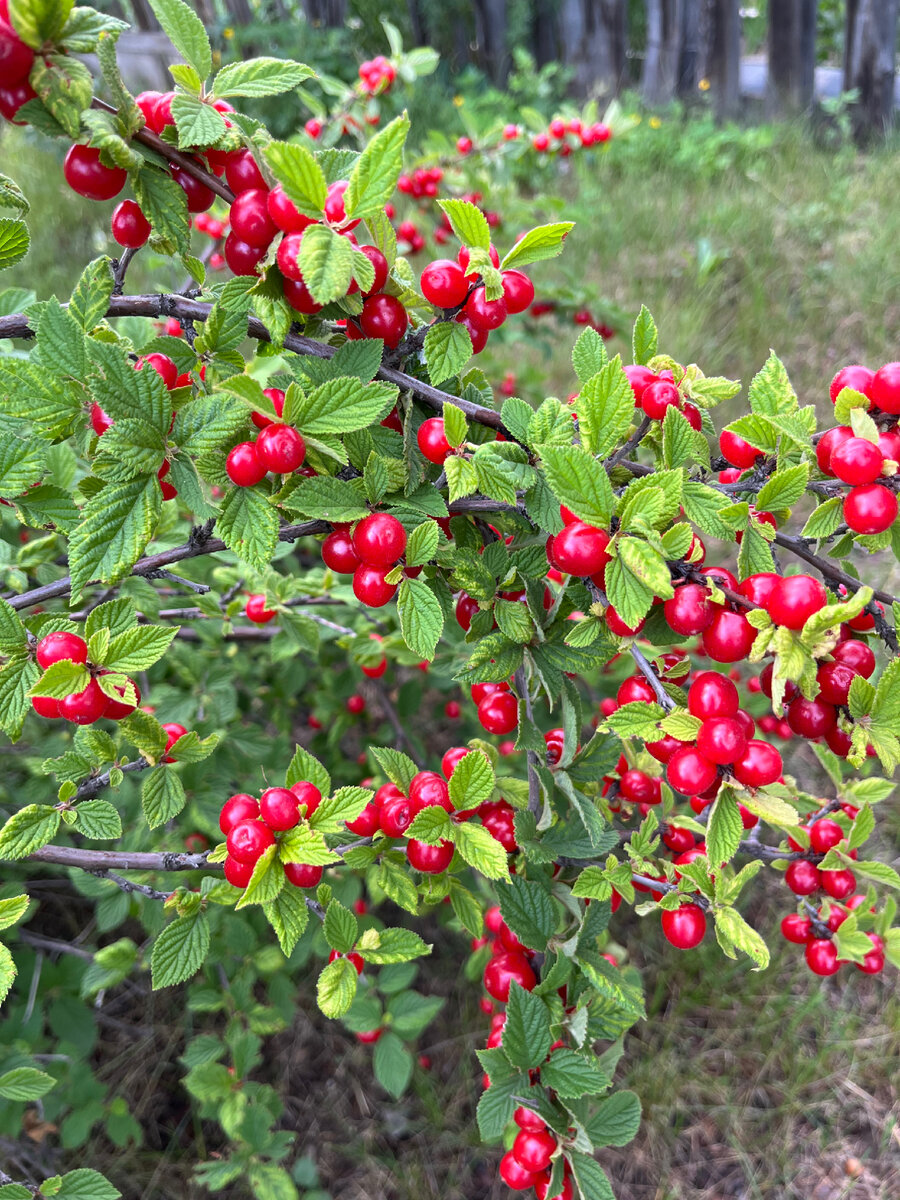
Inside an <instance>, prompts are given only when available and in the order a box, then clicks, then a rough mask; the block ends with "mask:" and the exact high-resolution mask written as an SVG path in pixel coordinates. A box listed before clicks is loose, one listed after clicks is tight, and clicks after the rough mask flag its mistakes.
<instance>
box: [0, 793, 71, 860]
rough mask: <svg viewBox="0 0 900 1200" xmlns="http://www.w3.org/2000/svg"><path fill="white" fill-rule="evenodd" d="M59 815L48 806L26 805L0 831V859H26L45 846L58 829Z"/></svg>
mask: <svg viewBox="0 0 900 1200" xmlns="http://www.w3.org/2000/svg"><path fill="white" fill-rule="evenodd" d="M59 822H60V815H59V812H58V811H57V810H56V809H55V808H51V807H50V806H49V805H48V804H28V805H26V807H25V808H20V809H19V811H18V812H15V813H13V815H12V816H11V817H10V818H9V820H8V821H7V822H6V824H5V825H4V826H3V828H2V829H0V859H17V858H27V857H28V855H29V854H33V853H34V851H35V850H39V849H40V848H41V846H46V845H47V843H48V842H49V841H50V840H51V839H52V837H53V835H54V834H55V833H56V831H57V829H59Z"/></svg>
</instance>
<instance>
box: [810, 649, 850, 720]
mask: <svg viewBox="0 0 900 1200" xmlns="http://www.w3.org/2000/svg"><path fill="white" fill-rule="evenodd" d="M855 675H856V672H855V671H854V670H852V668H850V667H848V666H845V665H844V664H843V663H839V662H831V663H822V665H821V667H819V669H818V671H817V672H816V682H817V683H818V685H819V696H818V698H819V700H824V701H826V702H827V703H828V704H846V703H847V700H848V698H849V696H850V687H851V684H852V683H853V679H854V676H855ZM826 732H827V731H826Z"/></svg>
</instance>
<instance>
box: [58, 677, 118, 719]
mask: <svg viewBox="0 0 900 1200" xmlns="http://www.w3.org/2000/svg"><path fill="white" fill-rule="evenodd" d="M107 703H108V700H107V696H106V693H105V692H103V691H102V689H101V687H100V684H99V683H98V682H97V680H96V679H92V680H91V681H90V683H89V684H88V685H87V687H86V688H85V689H84V690H83V691H81V692H72V694H71V695H69V696H65V697H64V698H63V699H62V700H60V701H59V715H60V716H61V717H63V718H64V719H65V720H66V721H71V722H72V724H73V725H93V723H94V722H95V721H98V720H99V719H100V718H101V717H102V716H103V715H104V713H105V712H106V706H107Z"/></svg>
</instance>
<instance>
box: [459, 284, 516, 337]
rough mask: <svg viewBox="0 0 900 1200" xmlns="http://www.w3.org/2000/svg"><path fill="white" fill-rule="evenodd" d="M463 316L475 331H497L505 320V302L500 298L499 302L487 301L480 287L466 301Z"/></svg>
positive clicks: (483, 290) (482, 287) (482, 286)
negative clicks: (464, 315)
mask: <svg viewBox="0 0 900 1200" xmlns="http://www.w3.org/2000/svg"><path fill="white" fill-rule="evenodd" d="M465 314H466V316H467V317H468V319H469V321H470V322H471V323H472V325H474V326H475V328H476V329H480V330H482V332H484V333H489V332H490V331H491V330H492V329H499V328H500V326H501V325H502V324H503V322H504V321H505V320H506V317H507V311H506V301H505V300H504V299H503V297H502V296H501V297H500V299H499V300H488V298H487V294H486V292H485V289H484V285H481V286H480V287H477V288H475V290H474V291H473V292H472V294H471V295H470V296H469V298H468V300H467V301H466V308H465Z"/></svg>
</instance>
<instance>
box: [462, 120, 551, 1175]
mask: <svg viewBox="0 0 900 1200" xmlns="http://www.w3.org/2000/svg"><path fill="white" fill-rule="evenodd" d="M541 136H543V135H541ZM460 140H462V139H460ZM466 141H468V138H467V139H466ZM499 1169H500V1178H501V1179H502V1180H503V1182H504V1183H505V1184H506V1186H507V1187H508V1188H511V1189H512V1190H513V1191H514V1192H524V1191H527V1189H528V1188H531V1187H535V1185H536V1184H537V1183H539V1182H540V1179H541V1176H540V1175H539V1174H536V1173H535V1172H533V1171H526V1170H525V1168H524V1167H520V1166H519V1164H518V1162H517V1161H516V1159H515V1157H514V1156H513V1152H512V1150H510V1151H509V1152H508V1153H507V1154H504V1155H503V1157H502V1158H501V1159H500V1168H499Z"/></svg>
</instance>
